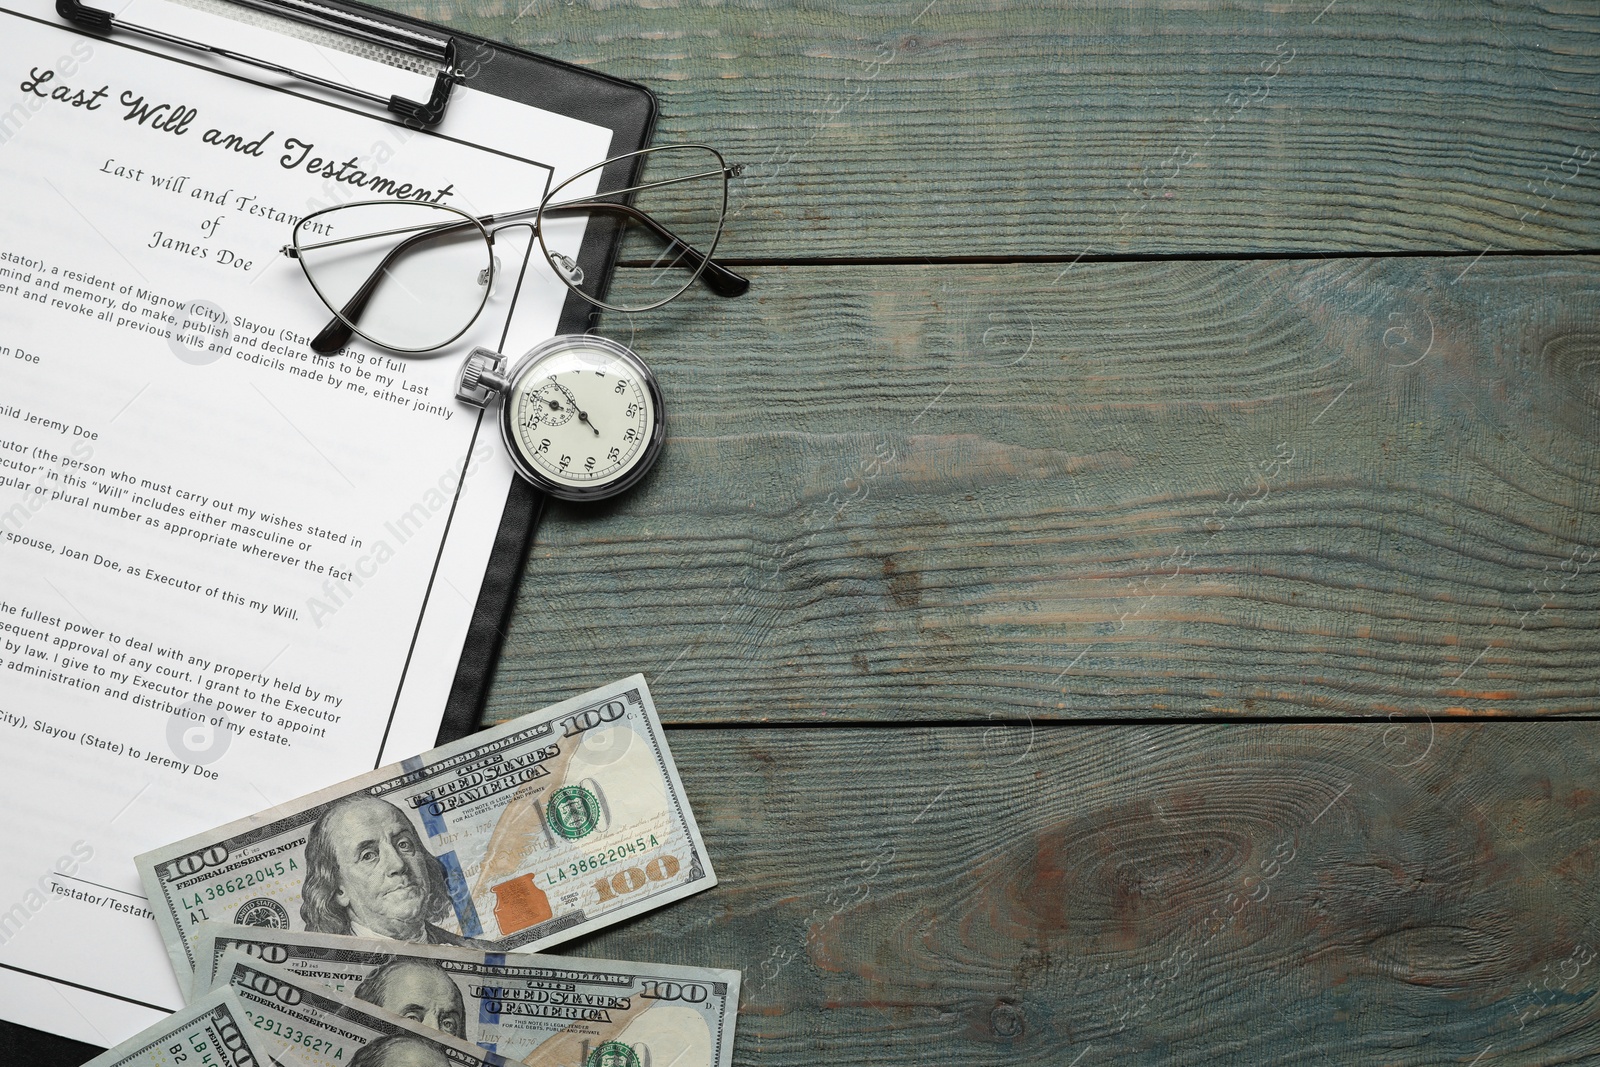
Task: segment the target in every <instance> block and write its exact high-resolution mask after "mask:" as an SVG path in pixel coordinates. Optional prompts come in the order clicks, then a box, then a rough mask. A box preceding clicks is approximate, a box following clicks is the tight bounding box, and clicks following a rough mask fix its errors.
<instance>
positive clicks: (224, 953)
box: [195, 923, 739, 1067]
mask: <svg viewBox="0 0 1600 1067" xmlns="http://www.w3.org/2000/svg"><path fill="white" fill-rule="evenodd" d="M196 946H197V950H196V956H197V957H198V960H199V970H198V971H197V972H196V975H195V978H196V982H197V983H198V982H199V981H200V979H201V978H202V976H203V977H204V979H205V984H206V985H207V986H210V985H214V984H215V983H216V981H217V972H218V969H219V966H221V964H222V960H223V959H224V957H229V958H237V956H236V955H235V954H237V953H243V954H244V955H245V956H247V957H250V958H253V959H256V960H259V961H261V962H264V963H268V964H272V965H276V966H278V967H280V968H281V969H283V970H286V971H289V972H292V973H293V974H296V975H299V976H300V977H301V978H302V979H304V980H305V981H306V982H309V983H316V984H320V985H324V986H326V987H328V988H329V989H332V990H334V991H335V992H338V993H344V994H346V995H348V996H354V997H355V998H356V999H357V1000H362V1001H366V1002H368V1003H371V1004H376V1005H377V1006H378V1007H380V1008H384V1009H386V1010H388V1011H392V1012H394V1013H396V1014H398V1015H403V1016H405V1017H406V1018H409V1019H412V1020H414V1021H417V1022H420V1023H422V1024H424V1025H425V1026H431V1027H434V1028H436V1029H439V1030H443V1031H445V1032H446V1033H448V1034H452V1035H454V1036H456V1037H459V1038H462V1039H464V1040H466V1041H470V1042H472V1043H473V1044H475V1045H478V1046H479V1047H481V1048H486V1049H492V1050H494V1051H495V1052H498V1053H499V1054H500V1055H502V1056H504V1057H506V1058H507V1059H509V1060H515V1061H517V1062H521V1063H551V1064H578V1063H583V1062H584V1060H585V1058H586V1054H584V1053H583V1050H584V1049H585V1048H587V1049H589V1050H590V1051H591V1052H592V1051H593V1050H594V1049H598V1048H603V1047H605V1046H606V1045H607V1044H610V1045H612V1046H613V1049H614V1051H618V1052H619V1055H620V1050H617V1049H616V1046H618V1045H621V1046H624V1047H626V1048H627V1049H629V1050H631V1051H632V1053H633V1054H634V1055H636V1056H638V1057H639V1059H640V1062H642V1063H654V1064H669V1063H670V1064H672V1065H673V1067H730V1065H731V1064H732V1063H733V1031H734V1023H735V1020H736V1017H737V1015H738V1011H739V972H738V971H724V970H713V969H711V968H701V967H670V966H662V965H656V964H647V963H624V962H621V961H618V960H598V959H581V958H576V957H571V956H547V955H540V954H538V953H532V952H512V953H503V952H484V951H482V950H481V949H470V948H452V947H449V946H445V945H413V944H407V943H403V942H396V941H375V940H372V939H371V938H364V937H344V936H341V935H339V934H310V933H304V932H297V931H290V930H271V929H266V928H263V927H258V926H224V925H221V924H219V923H203V924H202V925H201V926H200V929H199V931H198V937H197V939H196ZM195 991H196V993H199V992H202V988H201V986H200V985H198V984H197V985H196V987H195ZM585 1042H587V1045H586V1044H585ZM622 1062H627V1060H626V1057H624V1058H623V1060H622Z"/></svg>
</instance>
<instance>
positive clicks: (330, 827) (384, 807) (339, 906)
mask: <svg viewBox="0 0 1600 1067" xmlns="http://www.w3.org/2000/svg"><path fill="white" fill-rule="evenodd" d="M449 913H450V893H449V890H448V889H447V888H446V885H445V875H444V866H443V865H442V864H441V863H440V862H439V861H438V860H437V859H435V858H434V856H433V855H432V853H430V852H429V851H428V850H427V849H426V848H424V847H423V844H422V840H421V839H420V838H419V837H418V836H417V831H416V830H415V829H414V828H413V827H412V825H411V823H410V822H409V821H408V820H407V819H406V817H405V816H404V815H403V814H401V811H400V809H399V808H397V807H395V806H394V805H393V804H390V803H389V802H388V801H386V800H379V799H378V798H376V797H366V796H356V797H346V798H345V799H344V800H341V801H339V802H337V803H335V804H333V805H332V806H331V807H329V808H328V810H327V811H324V812H323V813H322V817H321V818H319V819H318V820H317V821H316V823H315V824H314V825H313V826H312V827H311V833H310V835H309V836H308V837H307V838H306V880H305V886H304V888H303V890H302V894H301V898H300V918H301V920H303V921H304V922H305V924H306V929H308V930H312V931H315V932H317V933H323V934H356V935H359V936H362V937H387V938H393V939H395V940H397V941H414V942H425V943H428V944H433V945H472V946H478V945H479V943H478V942H476V941H472V940H470V939H468V938H465V937H461V936H460V935H458V934H452V933H451V932H450V931H448V930H445V929H443V928H442V927H439V926H435V925H434V923H433V920H436V919H442V918H444V917H445V916H446V915H448V914H449ZM480 947H481V946H480Z"/></svg>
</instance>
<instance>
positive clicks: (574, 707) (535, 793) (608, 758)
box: [137, 675, 716, 985]
mask: <svg viewBox="0 0 1600 1067" xmlns="http://www.w3.org/2000/svg"><path fill="white" fill-rule="evenodd" d="M137 861H138V865H139V876H140V878H141V879H143V881H144V886H145V890H146V892H147V893H148V894H149V898H150V904H151V907H152V909H153V910H154V911H155V913H156V922H157V924H158V925H159V927H160V928H161V936H162V939H163V940H164V941H165V942H166V946H167V953H168V955H169V956H170V957H171V958H172V965H173V968H174V970H176V971H177V974H178V977H179V980H180V984H185V985H187V983H188V981H189V979H190V977H191V976H192V975H193V973H194V967H195V958H194V947H195V944H194V942H195V929H196V927H198V926H199V924H200V923H202V922H205V921H206V920H208V919H209V920H214V921H219V922H231V923H239V924H242V925H246V926H269V927H276V928H278V929H283V930H309V931H312V932H316V933H330V934H356V935H361V936H366V937H387V938H395V939H398V940H402V941H411V942H417V943H426V944H437V945H460V946H471V947H481V948H485V949H491V950H497V951H507V950H511V949H526V950H534V949H539V948H544V947H546V946H549V945H553V944H557V943H559V942H561V941H565V940H567V939H569V938H572V937H577V936H579V935H580V934H586V933H589V932H590V931H593V930H595V929H597V928H599V927H601V926H605V925H608V924H610V923H613V922H616V921H618V920H620V919H624V918H627V917H629V916H631V915H636V914H638V913H640V912H643V911H648V910H650V909H652V908H658V907H660V906H661V905H663V904H667V903H670V902H671V901H674V900H678V899H679V898H681V897H685V896H688V895H689V894H691V893H697V892H699V891H700V890H702V889H709V888H710V887H711V886H713V885H715V884H716V875H715V873H714V872H713V871H712V867H711V861H710V859H709V858H708V857H707V855H706V850H705V843H704V842H703V841H702V840H701V837H700V830H699V828H698V827H697V826H696V825H695V821H694V814H693V812H691V811H690V810H689V805H688V802H687V801H686V800H685V799H684V795H683V784H682V782H681V781H679V778H678V771H677V768H676V767H675V766H674V765H673V762H672V754H671V753H670V752H669V751H668V750H667V745H666V741H665V739H664V738H663V736H662V732H661V721H660V719H659V718H658V717H657V715H656V710H655V705H654V703H653V702H652V701H651V699H650V691H649V689H648V688H647V687H646V686H645V682H644V678H643V676H641V675H635V676H634V677H632V678H627V679H624V680H622V681H620V682H614V683H612V684H611V685H608V686H604V687H602V688H600V689H596V690H594V691H593V692H590V693H586V694H584V695H583V696H581V697H577V698H574V699H572V700H568V701H565V702H563V703H561V704H557V705H554V706H553V707H549V708H545V709H544V710H542V711H536V712H533V713H532V714H529V715H524V716H522V717H520V718H517V719H512V720H511V721H509V722H505V723H502V724H501V725H499V726H496V727H494V728H493V729H490V730H485V731H483V732H482V733H477V734H473V735H472V736H471V737H466V738H463V739H462V740H460V741H456V742H454V743H452V744H449V745H445V746H443V747H442V748H436V749H434V750H432V751H431V752H425V753H423V754H422V755H420V756H415V757H413V758H411V759H408V760H405V761H403V762H401V763H398V764H392V765H390V766H387V767H380V768H378V769H377V770H375V771H371V772H369V773H367V774H363V775H361V776H360V777H357V778H352V779H350V780H349V781H347V782H343V783H341V784H339V785H336V786H332V787H330V788H328V789H323V790H320V791H318V792H316V793H312V794H310V795H309V796H305V797H301V798H300V799H299V800H295V801H292V802H290V803H287V804H282V805H279V806H278V807H275V808H270V809H268V810H266V811H263V812H260V813H258V814H256V815H253V816H250V817H249V818H246V819H241V820H239V821H237V822H233V823H229V824H228V825H226V826H221V827H218V828H216V829H215V830H211V831H208V832H206V833H202V834H196V835H195V836H193V837H190V838H188V839H187V840H184V841H179V842H177V843H176V844H173V845H169V846H167V847H166V848H160V849H156V850H154V851H152V852H147V853H145V854H144V855H142V856H139V857H138V858H137Z"/></svg>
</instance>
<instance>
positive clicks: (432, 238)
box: [295, 201, 493, 352]
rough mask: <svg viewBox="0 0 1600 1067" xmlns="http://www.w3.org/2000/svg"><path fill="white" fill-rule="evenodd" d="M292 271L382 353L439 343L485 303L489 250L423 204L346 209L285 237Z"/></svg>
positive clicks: (465, 225)
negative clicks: (297, 269)
mask: <svg viewBox="0 0 1600 1067" xmlns="http://www.w3.org/2000/svg"><path fill="white" fill-rule="evenodd" d="M295 243H296V245H297V246H298V248H299V257H300V262H301V265H302V266H303V267H304V269H305V272H306V276H307V277H308V278H309V279H310V280H311V284H312V285H313V286H314V287H315V288H316V290H317V293H318V295H319V296H321V297H322V299H323V301H324V302H325V303H326V304H327V305H328V306H329V307H330V308H332V309H334V311H335V312H336V313H337V314H338V316H339V318H340V319H342V320H343V321H344V322H345V324H346V325H348V326H350V327H352V328H353V329H354V330H356V331H357V332H358V333H360V334H361V335H362V336H364V337H366V338H368V339H369V340H372V341H374V342H375V343H377V344H380V345H383V346H384V347H386V348H392V349H396V350H399V351H402V352H425V351H429V350H431V349H435V348H438V347H440V346H442V345H446V344H449V343H450V342H451V341H453V340H455V339H456V338H457V337H459V336H460V335H461V333H462V332H463V331H464V330H466V329H467V327H468V326H470V325H471V324H472V321H473V320H474V319H475V318H476V317H477V315H478V312H479V311H481V310H482V308H483V305H484V302H485V301H486V300H487V299H488V296H489V292H490V286H491V283H492V280H493V271H492V263H493V257H492V251H491V249H490V246H489V241H488V238H487V236H486V235H485V233H484V230H483V228H482V227H481V226H480V225H479V224H478V223H477V222H476V221H475V220H474V219H473V218H472V217H471V216H468V215H465V214H463V213H461V212H457V211H453V210H450V209H448V208H443V207H439V206H436V205H433V204H419V203H414V202H411V201H385V202H382V203H372V204H350V205H347V206H344V207H341V208H337V209H335V210H332V211H326V212H322V213H320V214H317V215H312V216H308V217H307V218H306V219H305V220H303V221H302V222H301V224H300V227H299V228H298V229H297V230H296V232H295Z"/></svg>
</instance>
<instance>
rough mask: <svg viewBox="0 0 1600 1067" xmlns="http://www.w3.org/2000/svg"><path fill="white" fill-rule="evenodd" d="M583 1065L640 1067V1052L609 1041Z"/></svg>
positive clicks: (585, 1066) (584, 1066) (594, 1066)
mask: <svg viewBox="0 0 1600 1067" xmlns="http://www.w3.org/2000/svg"><path fill="white" fill-rule="evenodd" d="M568 788H571V787H570V786H569V787H568ZM583 1067H639V1054H638V1053H637V1052H635V1051H633V1049H631V1048H629V1047H628V1046H627V1045H624V1044H623V1043H622V1042H621V1041H607V1042H606V1043H605V1044H603V1045H601V1046H600V1047H599V1048H597V1049H595V1050H594V1051H593V1052H591V1053H589V1058H588V1059H587V1060H585V1061H584V1064H583Z"/></svg>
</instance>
